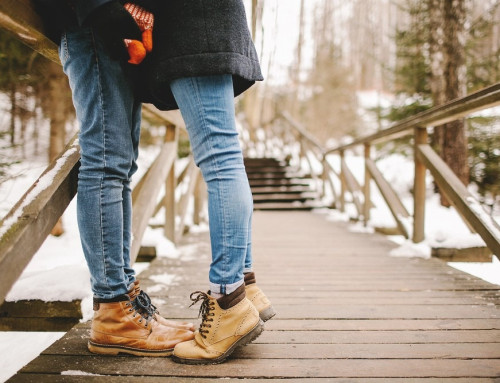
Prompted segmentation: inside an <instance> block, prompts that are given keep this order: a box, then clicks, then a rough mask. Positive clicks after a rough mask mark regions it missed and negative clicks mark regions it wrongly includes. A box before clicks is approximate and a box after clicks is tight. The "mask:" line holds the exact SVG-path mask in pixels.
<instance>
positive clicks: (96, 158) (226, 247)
mask: <svg viewBox="0 0 500 383" xmlns="http://www.w3.org/2000/svg"><path fill="white" fill-rule="evenodd" d="M133 3H134V4H137V5H139V6H141V7H144V8H146V10H148V11H150V12H152V13H153V14H154V18H155V22H154V29H153V51H152V52H151V53H150V54H148V55H147V57H146V59H145V60H144V62H143V63H142V64H141V65H140V66H138V67H131V66H130V65H129V64H127V63H126V60H127V58H128V55H127V51H126V49H125V45H124V39H131V40H134V39H136V40H140V30H139V28H138V27H137V24H136V23H135V21H134V19H133V18H132V17H131V15H130V14H129V13H128V12H127V11H126V10H125V8H124V7H123V3H122V2H120V1H117V0H38V4H39V5H40V9H41V11H40V12H41V14H43V15H44V16H45V18H46V19H47V20H49V21H50V25H51V27H52V31H51V36H52V37H53V39H54V40H55V41H56V42H57V43H58V44H59V56H60V59H61V62H62V64H63V69H64V72H65V73H66V74H67V76H68V78H69V81H70V86H71V89H72V93H73V101H74V105H75V109H76V114H77V118H78V120H79V122H80V125H81V131H80V138H79V142H80V147H81V167H80V172H79V180H78V197H77V202H78V203H77V206H78V207H77V211H78V224H79V229H80V236H81V241H82V247H83V250H84V254H85V257H86V260H87V263H88V266H89V270H90V274H91V285H92V290H93V293H94V310H95V313H94V319H93V321H92V331H91V338H90V341H89V350H90V351H92V352H95V353H101V354H116V353H118V352H125V353H130V354H134V355H146V356H147V355H156V356H158V355H170V354H172V351H173V359H174V360H175V361H177V362H181V363H190V364H208V363H219V362H222V361H224V360H225V359H226V358H227V357H228V356H229V355H230V354H231V353H232V351H233V350H234V349H235V348H236V346H240V345H244V344H246V343H248V342H250V341H252V340H253V339H255V338H256V337H257V336H258V335H259V334H260V333H261V332H262V330H263V327H262V322H263V321H265V320H268V319H270V318H271V317H272V316H273V315H274V310H273V308H272V306H271V304H270V302H269V300H268V299H267V297H266V296H265V295H264V293H263V292H262V291H261V290H260V289H259V288H258V287H257V285H256V283H255V274H254V273H253V271H252V257H251V218H252V210H253V205H252V195H251V191H250V187H249V184H248V178H247V175H246V172H245V168H244V164H243V156H242V151H241V148H240V145H239V141H238V134H237V131H236V124H235V116H234V100H233V99H234V97H235V96H237V95H238V94H240V93H241V92H243V91H244V90H246V89H248V88H249V87H250V86H251V85H252V84H253V83H254V82H255V81H260V80H262V79H263V78H262V74H261V71H260V65H259V61H258V58H257V54H256V51H255V47H254V45H253V42H252V40H251V36H250V33H249V30H248V26H247V20H246V15H245V9H244V5H243V3H242V0H169V1H158V0H137V1H133ZM142 102H151V103H153V104H154V105H156V106H157V107H158V108H160V109H163V110H171V109H176V108H179V109H180V111H181V114H182V116H183V118H184V120H185V122H186V127H187V130H188V133H189V136H190V141H191V147H192V151H193V156H194V159H195V161H196V164H197V165H198V166H199V167H200V169H201V172H202V175H203V177H204V180H205V181H206V183H207V187H208V199H209V203H208V205H209V225H210V237H211V245H212V263H211V265H210V272H209V289H210V290H209V291H208V293H204V292H197V293H194V294H192V295H191V296H192V299H193V300H194V301H199V300H201V301H202V305H201V308H200V312H201V314H202V323H201V325H200V327H199V330H198V331H196V332H195V333H194V334H193V333H192V331H191V330H194V328H193V327H192V325H191V324H189V323H179V322H173V321H168V320H166V319H165V318H162V317H161V316H159V314H158V312H157V311H155V308H154V306H152V305H149V304H148V303H150V300H149V297H147V294H145V293H144V292H143V291H142V290H141V289H140V287H139V285H138V281H136V279H135V272H134V270H133V268H132V267H131V264H130V242H131V214H132V210H131V190H130V178H131V176H132V175H133V174H134V173H135V171H136V169H137V165H136V160H137V155H138V145H139V132H140V116H141V113H140V110H141V103H142ZM145 304H146V306H145ZM137 314H139V315H137ZM127 318H128V319H127ZM125 322H126V323H129V324H128V325H127V326H124V323H125ZM143 322H144V325H145V329H146V330H144V331H146V333H144V331H143V330H141V326H142V324H143ZM212 322H214V323H212ZM130 323H134V326H135V327H134V326H132V328H131V327H130ZM212 324H214V326H212ZM215 324H217V325H216V326H215ZM145 334H146V335H147V336H145ZM148 334H149V335H148ZM193 338H194V339H193ZM174 346H175V350H173V348H174Z"/></svg>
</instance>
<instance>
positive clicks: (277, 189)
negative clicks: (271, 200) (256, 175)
mask: <svg viewBox="0 0 500 383" xmlns="http://www.w3.org/2000/svg"><path fill="white" fill-rule="evenodd" d="M309 191H311V189H310V188H309V187H308V186H287V185H281V186H255V187H252V194H253V195H258V194H274V193H306V192H309Z"/></svg>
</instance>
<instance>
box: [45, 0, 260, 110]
mask: <svg viewBox="0 0 500 383" xmlns="http://www.w3.org/2000/svg"><path fill="white" fill-rule="evenodd" d="M109 1H111V0H36V3H38V4H39V5H40V7H39V8H38V9H39V11H40V13H41V14H42V15H43V16H44V19H45V20H46V21H47V23H46V24H47V26H49V27H51V36H52V37H53V39H54V41H58V40H59V39H60V31H61V30H63V29H64V28H67V27H70V26H72V25H73V26H74V25H75V24H76V23H79V24H82V23H84V22H88V21H89V19H91V18H92V12H93V11H94V10H95V9H97V8H98V7H99V6H101V5H103V4H105V3H107V2H109ZM120 1H122V2H125V1H124V0H120ZM128 1H131V2H133V3H136V4H138V5H141V6H143V7H145V8H146V9H147V10H149V11H151V12H153V14H154V16H155V22H154V28H153V52H152V53H151V54H149V55H148V56H147V57H146V59H145V60H144V61H143V63H142V64H141V65H139V66H132V65H130V64H126V63H124V65H126V66H127V70H128V71H129V72H130V75H131V76H132V77H133V79H134V82H135V84H136V93H137V97H138V99H139V100H140V101H142V102H147V103H153V104H154V105H155V106H157V107H158V108H159V109H162V110H172V109H177V108H178V106H177V103H176V102H175V99H174V96H173V94H172V91H171V90H170V82H171V81H172V80H174V79H177V78H183V77H193V76H210V75H219V74H231V75H232V77H233V87H234V95H235V96H237V95H239V94H240V93H242V92H244V91H245V90H246V89H248V88H249V87H250V86H252V85H253V84H254V83H255V81H261V80H263V77H262V73H261V69H260V65H259V59H258V57H257V53H256V51H255V46H254V44H253V41H252V38H251V35H250V31H249V29H248V24H247V18H246V14H245V7H244V5H243V1H242V0H128ZM58 34H59V36H58Z"/></svg>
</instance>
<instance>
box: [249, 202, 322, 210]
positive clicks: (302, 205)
mask: <svg viewBox="0 0 500 383" xmlns="http://www.w3.org/2000/svg"><path fill="white" fill-rule="evenodd" d="M320 207H322V206H321V205H320V204H318V203H315V202H314V201H305V202H299V201H294V202H265V203H256V204H254V206H253V208H254V210H269V211H271V210H312V209H315V208H320Z"/></svg>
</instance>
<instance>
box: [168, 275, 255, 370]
mask: <svg viewBox="0 0 500 383" xmlns="http://www.w3.org/2000/svg"><path fill="white" fill-rule="evenodd" d="M209 293H210V292H209ZM195 294H196V295H195ZM193 296H194V297H193ZM191 300H192V301H193V304H194V303H196V302H198V301H200V300H202V301H203V302H202V304H201V307H200V315H201V316H202V322H201V325H200V328H199V330H198V331H196V332H195V337H194V339H193V340H190V341H188V342H182V343H179V344H178V345H177V346H175V349H174V353H173V354H172V360H173V361H174V362H178V363H185V364H216V363H222V362H223V361H225V360H226V359H227V358H228V357H229V355H231V353H232V352H233V351H234V350H235V348H236V347H238V346H244V345H245V344H247V343H250V342H251V341H252V340H254V339H255V338H257V337H258V336H259V335H260V334H261V333H262V331H263V330H264V327H263V322H262V321H261V320H260V318H259V313H258V312H257V309H256V308H255V307H254V306H253V305H252V303H251V302H250V301H249V300H248V299H246V298H245V287H244V285H241V286H240V287H239V288H238V289H237V290H236V291H234V292H232V293H231V294H229V295H225V296H223V297H222V298H219V299H215V298H214V297H212V296H210V295H209V294H205V293H203V292H201V291H196V292H194V293H193V294H191Z"/></svg>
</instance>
